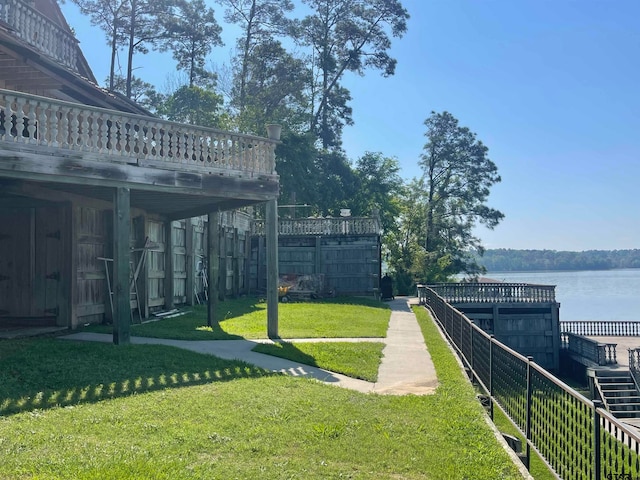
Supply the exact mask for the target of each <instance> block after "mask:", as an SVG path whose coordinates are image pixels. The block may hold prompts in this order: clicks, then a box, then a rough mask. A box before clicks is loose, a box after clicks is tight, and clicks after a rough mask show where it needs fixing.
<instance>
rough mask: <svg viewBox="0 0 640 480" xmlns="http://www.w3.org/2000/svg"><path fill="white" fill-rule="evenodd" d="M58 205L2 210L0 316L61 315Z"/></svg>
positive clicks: (60, 242) (60, 252)
mask: <svg viewBox="0 0 640 480" xmlns="http://www.w3.org/2000/svg"><path fill="white" fill-rule="evenodd" d="M62 220H63V215H62V209H61V208H60V207H59V206H32V207H16V208H2V209H0V315H2V316H7V317H13V318H16V317H40V318H42V317H51V318H53V319H55V318H57V317H58V314H59V312H60V305H61V302H62V301H64V299H63V298H61V296H62V292H63V289H62V288H61V285H62V282H63V281H64V280H65V279H64V278H63V276H64V273H63V272H64V271H65V270H64V268H63V262H64V252H63V239H64V234H65V232H64V225H63V221H62Z"/></svg>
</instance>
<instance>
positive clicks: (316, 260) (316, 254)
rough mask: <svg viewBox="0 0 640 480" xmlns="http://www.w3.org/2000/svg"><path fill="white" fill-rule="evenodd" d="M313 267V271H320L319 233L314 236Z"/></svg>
mask: <svg viewBox="0 0 640 480" xmlns="http://www.w3.org/2000/svg"><path fill="white" fill-rule="evenodd" d="M313 268H314V271H313V273H322V238H321V237H320V235H318V236H317V237H316V248H315V252H314V265H313Z"/></svg>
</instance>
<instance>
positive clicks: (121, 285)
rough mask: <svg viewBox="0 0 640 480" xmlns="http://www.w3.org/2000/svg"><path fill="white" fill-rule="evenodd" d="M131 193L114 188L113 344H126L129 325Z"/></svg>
mask: <svg viewBox="0 0 640 480" xmlns="http://www.w3.org/2000/svg"><path fill="white" fill-rule="evenodd" d="M130 195H131V192H130V190H129V189H128V188H122V187H118V188H115V189H114V196H113V197H114V198H113V295H114V303H113V304H114V307H115V312H114V313H115V315H114V319H113V343H115V344H116V345H126V344H128V343H129V341H130V339H129V325H130V323H131V291H130V288H129V272H130V268H131V267H130V265H129V261H130V259H131V258H130V255H131V254H130V248H129V235H130V230H131V203H130Z"/></svg>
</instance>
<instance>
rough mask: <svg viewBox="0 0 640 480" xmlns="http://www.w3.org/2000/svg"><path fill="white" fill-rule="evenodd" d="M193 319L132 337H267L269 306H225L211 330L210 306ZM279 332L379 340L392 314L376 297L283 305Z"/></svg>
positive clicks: (249, 301) (135, 329)
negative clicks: (217, 323)
mask: <svg viewBox="0 0 640 480" xmlns="http://www.w3.org/2000/svg"><path fill="white" fill-rule="evenodd" d="M188 310H189V311H190V313H189V314H187V315H184V316H181V317H176V318H169V319H166V320H160V321H157V322H151V323H145V324H142V325H132V326H131V335H135V336H140V337H155V338H174V339H179V340H225V339H233V338H266V336H267V304H266V303H265V302H264V301H261V300H260V299H258V298H256V297H242V298H238V299H232V300H226V301H224V302H219V304H218V308H217V311H216V315H217V318H218V319H219V326H215V327H214V328H211V327H207V311H206V309H205V307H204V306H196V307H193V308H189V309H188ZM278 313H279V315H278V316H279V318H278V327H279V333H280V337H282V338H336V337H378V338H382V337H384V336H385V335H386V333H387V327H388V325H389V317H390V315H391V310H390V309H389V305H387V304H386V303H384V302H380V301H376V300H373V299H370V298H357V297H356V298H351V297H350V298H336V299H326V300H318V301H312V302H299V303H281V304H279V305H278ZM85 330H87V331H93V332H103V333H111V332H112V328H111V327H110V326H106V325H91V326H88V327H85Z"/></svg>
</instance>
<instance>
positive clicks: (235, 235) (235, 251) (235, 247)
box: [231, 227, 241, 298]
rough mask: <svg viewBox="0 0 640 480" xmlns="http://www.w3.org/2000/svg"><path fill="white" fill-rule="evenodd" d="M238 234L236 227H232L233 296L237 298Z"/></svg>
mask: <svg viewBox="0 0 640 480" xmlns="http://www.w3.org/2000/svg"><path fill="white" fill-rule="evenodd" d="M239 243H240V236H239V235H238V228H237V227H234V229H233V244H232V245H233V258H232V260H231V262H232V264H233V297H234V298H238V297H239V296H240V275H241V272H240V245H239Z"/></svg>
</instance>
